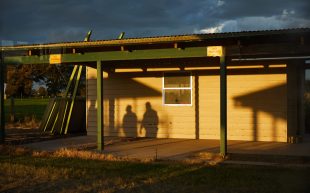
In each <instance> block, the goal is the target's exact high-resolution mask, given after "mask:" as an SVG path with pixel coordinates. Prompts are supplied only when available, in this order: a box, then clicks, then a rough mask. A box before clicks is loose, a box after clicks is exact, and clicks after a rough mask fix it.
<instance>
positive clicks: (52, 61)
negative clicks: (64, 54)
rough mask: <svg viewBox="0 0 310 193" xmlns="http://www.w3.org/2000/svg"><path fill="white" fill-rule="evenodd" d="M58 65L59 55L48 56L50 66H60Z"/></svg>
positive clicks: (59, 61)
mask: <svg viewBox="0 0 310 193" xmlns="http://www.w3.org/2000/svg"><path fill="white" fill-rule="evenodd" d="M60 63H61V54H51V55H50V64H60Z"/></svg>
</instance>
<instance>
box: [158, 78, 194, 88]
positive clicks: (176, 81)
mask: <svg viewBox="0 0 310 193" xmlns="http://www.w3.org/2000/svg"><path fill="white" fill-rule="evenodd" d="M164 86H165V88H182V87H190V76H165V81H164Z"/></svg>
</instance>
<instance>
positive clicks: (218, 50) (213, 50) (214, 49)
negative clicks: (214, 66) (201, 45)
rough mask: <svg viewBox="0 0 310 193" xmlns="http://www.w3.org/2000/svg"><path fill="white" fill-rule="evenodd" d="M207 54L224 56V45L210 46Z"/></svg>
mask: <svg viewBox="0 0 310 193" xmlns="http://www.w3.org/2000/svg"><path fill="white" fill-rule="evenodd" d="M207 55H208V56H210V57H216V56H223V46H208V47H207Z"/></svg>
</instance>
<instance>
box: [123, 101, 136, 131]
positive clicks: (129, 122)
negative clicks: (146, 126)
mask: <svg viewBox="0 0 310 193" xmlns="http://www.w3.org/2000/svg"><path fill="white" fill-rule="evenodd" d="M137 124H138V119H137V115H136V113H134V112H132V106H131V105H127V107H126V114H125V115H124V117H123V128H124V133H125V135H126V136H129V135H130V133H136V132H137ZM136 136H137V135H136Z"/></svg>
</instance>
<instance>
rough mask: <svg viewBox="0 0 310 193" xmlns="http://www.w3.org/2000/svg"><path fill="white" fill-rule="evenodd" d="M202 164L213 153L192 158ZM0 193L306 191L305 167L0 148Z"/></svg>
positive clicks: (308, 170) (306, 172) (69, 150)
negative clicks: (185, 161)
mask: <svg viewBox="0 0 310 193" xmlns="http://www.w3.org/2000/svg"><path fill="white" fill-rule="evenodd" d="M197 156H199V157H200V158H201V159H202V160H210V159H217V157H218V156H217V155H212V154H206V153H203V154H198V155H197ZM0 164H1V167H0V173H1V174H5V175H0V192H8V193H9V192H46V193H50V192H65V193H68V192H74V193H79V192H109V193H112V192H148V193H150V192H181V193H182V192H253V193H255V192H272V193H276V192H281V193H286V192H287V193H289V192H294V193H302V192H307V190H309V189H310V186H309V183H308V179H309V178H310V169H309V168H303V169H300V168H288V167H285V168H283V167H282V168H281V167H266V166H264V167H262V166H260V167H258V166H238V165H234V166H229V165H216V166H210V165H206V164H204V163H203V162H202V163H198V164H197V163H191V164H185V163H181V162H154V161H150V162H148V163H142V162H139V161H137V160H129V159H126V158H118V157H114V156H112V155H104V154H101V153H98V152H91V151H85V150H77V149H60V150H58V151H55V152H45V151H32V150H31V149H28V148H22V147H15V146H0Z"/></svg>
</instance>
